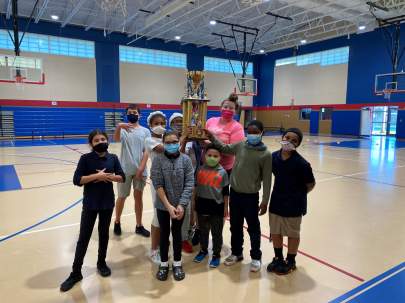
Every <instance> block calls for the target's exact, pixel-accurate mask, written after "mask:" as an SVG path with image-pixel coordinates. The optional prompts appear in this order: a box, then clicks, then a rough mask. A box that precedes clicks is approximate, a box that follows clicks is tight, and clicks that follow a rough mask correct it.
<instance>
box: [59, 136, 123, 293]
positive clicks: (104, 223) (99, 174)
mask: <svg viewBox="0 0 405 303" xmlns="http://www.w3.org/2000/svg"><path fill="white" fill-rule="evenodd" d="M88 141H89V145H90V146H91V148H92V149H93V151H92V152H90V153H88V154H84V155H82V156H81V157H80V160H79V163H78V164H77V168H76V171H75V173H74V176H73V184H74V185H77V186H83V185H84V190H83V209H82V215H81V220H80V233H79V240H78V241H77V246H76V252H75V258H74V262H73V267H72V273H71V274H70V276H69V277H68V278H67V279H66V280H65V281H64V282H63V283H62V284H61V286H60V290H61V291H63V292H65V291H68V290H70V289H71V288H72V287H73V286H74V285H75V284H76V283H77V282H79V281H80V280H82V279H83V276H82V273H81V269H82V265H83V260H84V256H85V255H86V251H87V246H88V244H89V241H90V237H91V234H92V232H93V227H94V224H95V222H96V219H97V217H98V238H99V242H98V260H97V270H98V272H99V274H100V275H101V276H102V277H108V276H110V275H111V270H110V268H109V267H108V266H107V264H106V262H105V259H106V254H107V246H108V238H109V237H108V233H109V227H110V223H111V217H112V213H113V209H114V189H113V185H112V182H124V181H125V174H124V172H123V170H122V168H121V165H120V162H119V161H118V157H117V156H116V155H114V154H110V153H108V152H107V149H108V136H107V134H106V133H105V132H104V131H101V130H93V131H92V132H91V133H90V134H89V137H88Z"/></svg>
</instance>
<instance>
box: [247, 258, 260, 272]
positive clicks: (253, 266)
mask: <svg viewBox="0 0 405 303" xmlns="http://www.w3.org/2000/svg"><path fill="white" fill-rule="evenodd" d="M261 267H262V261H260V260H255V259H252V262H250V271H251V272H258V271H260V268H261Z"/></svg>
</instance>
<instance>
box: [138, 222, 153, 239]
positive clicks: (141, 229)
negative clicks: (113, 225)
mask: <svg viewBox="0 0 405 303" xmlns="http://www.w3.org/2000/svg"><path fill="white" fill-rule="evenodd" d="M135 233H136V234H138V235H141V236H142V237H145V238H149V237H150V232H149V231H148V230H147V229H146V228H145V227H143V225H141V226H137V227H136V228H135Z"/></svg>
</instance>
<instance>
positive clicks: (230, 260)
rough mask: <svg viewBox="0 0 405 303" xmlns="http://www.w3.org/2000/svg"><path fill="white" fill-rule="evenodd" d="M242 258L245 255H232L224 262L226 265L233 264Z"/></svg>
mask: <svg viewBox="0 0 405 303" xmlns="http://www.w3.org/2000/svg"><path fill="white" fill-rule="evenodd" d="M242 260H243V255H240V256H235V255H230V256H228V257H227V258H226V259H225V261H224V264H225V265H226V266H231V265H234V264H236V263H237V262H240V261H242Z"/></svg>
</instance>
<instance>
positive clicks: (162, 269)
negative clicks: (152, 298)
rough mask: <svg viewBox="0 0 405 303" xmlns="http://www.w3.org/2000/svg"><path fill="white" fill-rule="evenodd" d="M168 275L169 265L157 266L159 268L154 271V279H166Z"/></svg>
mask: <svg viewBox="0 0 405 303" xmlns="http://www.w3.org/2000/svg"><path fill="white" fill-rule="evenodd" d="M168 276H169V266H159V270H158V272H157V273H156V279H158V280H159V281H166V280H167V277H168Z"/></svg>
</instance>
